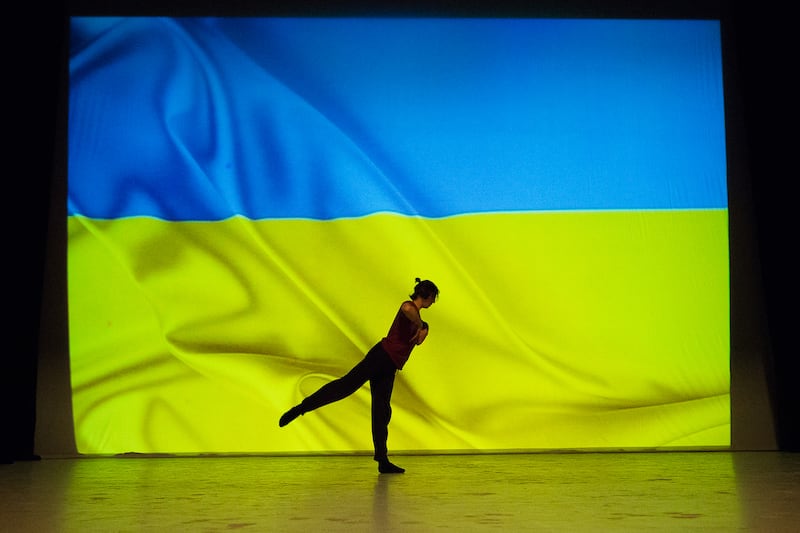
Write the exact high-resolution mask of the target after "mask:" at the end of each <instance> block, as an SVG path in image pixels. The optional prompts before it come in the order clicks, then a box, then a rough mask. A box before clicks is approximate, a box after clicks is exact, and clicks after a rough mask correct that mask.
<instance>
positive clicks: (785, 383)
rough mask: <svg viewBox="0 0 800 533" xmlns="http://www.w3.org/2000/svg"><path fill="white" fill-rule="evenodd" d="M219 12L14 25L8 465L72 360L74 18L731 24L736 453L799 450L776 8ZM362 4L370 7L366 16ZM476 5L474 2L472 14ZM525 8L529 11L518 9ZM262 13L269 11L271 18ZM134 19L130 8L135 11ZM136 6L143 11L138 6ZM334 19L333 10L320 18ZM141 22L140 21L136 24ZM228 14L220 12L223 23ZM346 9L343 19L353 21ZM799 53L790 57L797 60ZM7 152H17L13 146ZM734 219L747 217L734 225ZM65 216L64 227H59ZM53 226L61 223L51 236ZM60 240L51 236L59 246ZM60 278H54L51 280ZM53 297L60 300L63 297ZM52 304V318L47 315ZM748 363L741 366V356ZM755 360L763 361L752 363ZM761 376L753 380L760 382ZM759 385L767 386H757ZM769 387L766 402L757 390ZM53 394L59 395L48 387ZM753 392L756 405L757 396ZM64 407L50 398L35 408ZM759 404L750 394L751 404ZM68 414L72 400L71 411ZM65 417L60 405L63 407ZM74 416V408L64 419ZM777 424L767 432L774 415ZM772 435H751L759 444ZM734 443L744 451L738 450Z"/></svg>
mask: <svg viewBox="0 0 800 533" xmlns="http://www.w3.org/2000/svg"><path fill="white" fill-rule="evenodd" d="M215 4H216V3H212V2H177V1H174V0H173V1H170V0H167V1H164V2H120V1H117V2H102V1H89V0H85V1H79V2H72V3H70V4H62V5H59V4H58V3H57V2H55V3H47V4H43V3H29V4H27V5H26V6H25V7H21V8H18V9H17V10H15V11H14V12H13V13H12V16H10V17H7V19H6V20H7V24H8V26H7V28H8V31H7V32H5V39H6V42H5V50H6V57H7V58H9V59H10V60H11V63H10V65H9V66H8V67H7V68H6V75H5V77H4V79H5V91H6V94H8V98H7V99H6V107H7V109H8V110H10V111H11V113H10V115H11V120H10V121H8V122H6V130H7V132H6V138H7V139H9V140H10V144H9V145H7V148H6V150H4V154H5V156H6V161H7V163H6V165H7V170H6V172H5V180H4V182H5V190H6V191H7V194H6V196H5V204H6V210H9V208H10V216H7V225H8V227H7V235H8V236H9V237H10V238H9V240H8V242H7V243H6V253H5V263H6V272H8V273H9V274H8V275H7V277H6V283H7V287H8V288H9V289H10V290H9V291H8V294H9V297H8V299H7V305H6V306H5V307H6V315H7V316H8V317H9V318H8V319H7V321H6V324H7V325H6V331H7V335H9V337H10V342H9V343H8V344H7V348H6V350H5V353H4V355H3V357H2V360H3V368H2V371H1V372H0V373H1V374H2V376H3V383H2V386H1V387H2V390H3V396H4V397H3V409H2V413H3V420H2V422H0V423H1V424H2V426H3V428H2V433H3V435H5V437H4V438H3V439H2V443H3V444H2V455H1V458H2V460H3V461H4V462H11V461H15V460H30V459H35V458H36V456H35V453H36V450H37V449H36V446H35V442H34V440H35V434H36V431H37V424H39V426H40V427H39V428H38V431H40V432H41V431H45V432H47V431H71V429H70V428H61V427H44V428H43V427H41V426H42V424H51V425H52V424H53V422H52V421H51V420H49V419H48V420H42V417H41V416H39V417H38V419H37V375H38V374H39V373H40V371H43V370H45V371H50V372H55V373H57V374H58V373H62V375H63V378H64V380H65V383H66V384H68V375H66V374H64V373H65V372H68V367H67V366H66V365H64V368H60V367H58V366H57V365H56V366H55V367H54V366H52V365H54V364H55V363H54V361H53V359H52V358H49V357H40V353H42V352H43V351H45V350H46V349H47V350H50V349H52V347H54V346H60V347H61V349H63V350H66V340H67V339H66V337H67V333H66V332H67V327H66V309H65V307H66V298H65V297H64V296H63V294H61V295H59V293H58V290H61V291H63V290H64V280H63V279H62V278H63V276H64V274H63V272H62V271H61V269H60V268H59V267H60V266H62V267H63V264H64V260H63V257H64V254H65V253H66V236H65V234H64V229H63V217H64V216H65V214H64V209H63V206H62V205H61V204H62V203H63V201H64V200H63V198H64V190H63V189H64V188H65V187H66V184H65V179H64V174H65V168H66V167H65V158H66V151H65V146H66V142H65V138H64V136H65V133H64V129H65V128H64V125H65V120H66V109H65V96H64V82H65V72H66V59H65V58H66V46H65V45H66V35H67V18H68V16H69V15H70V14H87V15H90V14H169V15H178V14H180V15H225V14H274V13H276V12H277V13H288V14H330V13H342V12H344V13H347V14H367V13H368V14H393V13H395V14H396V13H400V14H448V15H462V14H463V15H470V14H480V15H491V16H556V17H576V16H577V17H624V18H648V17H655V18H718V19H721V20H722V31H723V52H724V55H725V57H724V61H725V63H724V65H725V69H726V70H725V85H726V122H727V128H728V133H727V134H728V158H729V165H728V166H729V173H730V174H731V176H736V181H735V182H734V181H733V180H730V179H729V194H730V197H731V199H730V204H729V205H730V209H731V212H732V213H734V214H732V219H733V221H732V226H731V243H732V244H731V256H732V261H731V277H732V287H731V299H732V317H731V335H732V338H731V347H732V350H731V359H732V369H731V380H732V394H733V400H732V409H733V411H734V412H733V415H732V420H733V428H734V429H733V433H734V435H733V442H734V449H737V448H745V449H746V448H750V447H753V448H758V447H760V446H763V443H764V442H766V443H770V442H774V443H775V446H776V447H777V449H780V450H783V451H797V450H798V448H799V447H800V436H799V435H798V432H799V430H798V427H797V423H796V417H797V412H798V411H797V408H796V407H795V406H796V404H797V403H798V401H797V400H798V396H799V394H798V392H797V388H796V387H795V384H794V383H793V382H794V380H795V376H796V370H797V363H796V353H797V349H796V347H795V346H794V345H793V342H792V341H793V339H792V338H791V333H790V320H791V319H790V317H791V316H793V312H790V309H791V307H790V306H791V304H792V303H793V301H794V293H795V290H794V289H795V285H796V281H795V279H794V275H795V272H796V268H795V262H794V259H793V257H794V253H793V250H792V246H793V243H794V242H795V241H796V237H795V229H796V223H795V221H794V217H793V216H791V215H793V214H794V213H793V212H792V211H793V209H792V207H791V206H790V205H789V204H790V201H792V200H793V198H792V194H793V189H794V188H793V186H792V182H793V181H795V180H796V176H797V170H796V168H795V166H794V164H793V163H794V159H795V157H792V156H794V155H795V154H793V153H791V152H790V150H791V149H792V148H794V147H790V142H789V141H790V139H794V138H795V137H796V134H795V132H794V127H795V121H796V117H795V110H796V105H795V99H796V98H797V96H796V95H797V92H796V84H795V82H794V81H793V80H792V78H793V77H794V72H793V70H794V69H795V65H796V58H795V57H794V55H793V53H794V51H795V50H794V47H793V46H790V43H793V42H794V41H795V39H794V33H793V32H794V31H795V30H794V28H793V27H792V26H793V24H792V22H790V17H789V16H788V14H787V13H785V12H783V10H782V9H780V7H781V6H779V5H778V4H777V3H776V2H763V1H762V2H732V1H728V2H725V1H718V2H710V1H699V2H682V1H673V2H632V1H631V2H576V1H567V2H540V3H537V2H530V3H523V2H518V3H516V2H509V1H500V2H493V3H492V8H491V10H489V9H488V8H485V7H482V8H478V7H470V4H469V3H465V2H447V1H445V2H428V3H423V2H417V3H413V2H398V3H394V4H392V3H389V2H386V1H385V0H381V1H379V2H377V3H373V4H371V5H370V7H369V8H364V7H362V5H361V4H359V3H357V2H351V3H350V4H345V5H343V6H340V5H338V4H336V3H335V2H334V3H324V2H319V3H318V4H319V5H315V3H313V2H305V3H302V2H298V3H294V5H293V7H292V8H290V11H286V9H287V8H281V7H280V6H279V5H275V3H274V2H273V3H271V4H263V3H262V6H261V7H256V6H258V4H259V3H258V2H255V1H251V2H247V1H245V0H240V1H238V2H226V3H224V8H223V7H218V6H216V5H215ZM362 4H363V3H362ZM476 4H477V3H476ZM523 4H525V7H522V5H523ZM263 5H270V6H271V7H270V8H269V9H266V8H264V7H263ZM128 6H129V7H128ZM134 6H135V7H134ZM323 6H324V7H323ZM134 9H135V11H134ZM223 10H224V11H223ZM343 10H344V11H343ZM790 54H791V55H790ZM7 142H8V141H7ZM737 211H738V213H736V212H737ZM59 217H61V219H59ZM54 221H55V222H57V223H55V224H54ZM53 232H55V233H53ZM53 273H55V274H53ZM54 289H55V294H54ZM43 302H44V304H45V305H44V306H43V305H42V303H43ZM741 354H745V355H744V356H742V355H741ZM752 354H756V356H755V357H754V356H752ZM754 376H755V377H754ZM759 376H760V377H759ZM759 380H760V382H761V383H765V384H766V390H767V395H766V397H767V402H766V404H765V405H763V406H760V407H759V405H754V403H759V402H761V400H760V399H758V398H757V396H759V393H758V391H757V390H756V389H751V388H750V385H751V384H752V383H751V382H752V381H756V382H759ZM45 385H46V386H48V387H51V386H52V385H51V384H50V383H49V382H48V383H47V384H45ZM754 390H756V392H752V393H751V391H754ZM48 394H55V395H57V394H59V391H58V390H52V391H51V390H40V391H39V398H40V400H39V401H40V402H41V398H42V397H43V396H44V397H47V395H48ZM751 394H752V395H751ZM65 401H68V400H66V399H65ZM62 407H64V406H62ZM64 409H65V410H66V411H68V407H64ZM765 413H766V417H767V418H768V420H764V419H763V417H764V414H765ZM751 430H752V431H755V432H757V433H758V432H762V433H763V432H764V431H767V432H770V433H772V432H774V435H763V434H761V435H755V436H753V435H749V434H748V432H749V431H751ZM737 443H738V444H737Z"/></svg>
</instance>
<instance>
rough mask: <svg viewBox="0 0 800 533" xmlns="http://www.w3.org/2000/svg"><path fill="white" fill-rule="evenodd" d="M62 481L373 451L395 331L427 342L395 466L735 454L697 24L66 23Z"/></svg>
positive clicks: (712, 157)
mask: <svg viewBox="0 0 800 533" xmlns="http://www.w3.org/2000/svg"><path fill="white" fill-rule="evenodd" d="M71 37H72V39H71V58H70V110H69V167H68V171H69V186H68V189H69V191H68V216H69V220H68V233H69V234H68V255H69V257H68V268H69V271H68V289H69V331H70V358H71V372H72V389H73V411H74V422H75V435H76V439H77V447H78V450H79V451H80V452H81V453H85V454H107V453H120V452H164V453H199V452H203V453H214V452H220V453H224V452H245V453H250V452H252V453H259V452H270V453H271V452H276V453H282V452H337V451H361V450H364V451H369V450H371V446H372V444H371V440H370V430H369V427H370V422H369V393H368V390H367V388H366V387H364V389H363V390H361V391H359V392H358V393H356V394H355V395H354V396H352V397H350V398H348V399H346V400H345V401H342V402H339V403H337V404H334V405H331V406H328V407H325V408H323V409H321V410H319V411H316V412H314V413H312V414H309V415H307V416H305V417H304V418H303V420H302V423H298V424H296V425H294V424H293V425H292V426H290V427H288V428H282V429H281V428H278V425H277V420H278V417H279V416H280V414H281V413H282V412H283V411H285V410H286V409H287V408H288V407H290V406H291V405H294V404H296V403H297V402H298V401H299V400H300V399H301V398H302V397H304V396H305V395H307V394H309V393H310V392H312V391H313V390H315V389H316V388H317V387H318V386H319V385H321V384H322V383H324V382H326V381H328V380H330V379H332V378H334V377H339V376H340V375H342V374H343V373H345V372H346V371H347V370H349V369H350V368H351V367H352V366H353V364H354V363H356V362H357V361H358V360H360V359H361V357H362V356H363V354H364V353H365V352H366V351H367V350H368V349H369V347H371V346H372V345H373V344H374V343H375V342H376V341H377V340H379V339H380V338H381V337H382V336H383V335H384V334H385V333H386V331H387V330H388V327H389V324H390V322H391V319H392V317H393V315H394V313H395V312H396V310H397V308H398V306H399V304H400V303H401V302H402V300H403V299H405V297H406V296H407V294H409V291H410V290H411V288H412V285H413V280H414V278H415V277H417V276H419V277H423V278H429V279H432V280H434V281H435V282H436V283H437V285H438V286H439V287H440V289H441V294H440V299H439V302H438V303H437V304H436V305H435V306H434V307H432V308H431V309H429V310H427V314H425V319H426V320H427V321H428V322H429V323H430V324H431V334H430V336H429V337H428V339H427V341H426V342H425V344H424V345H422V346H420V347H419V348H417V349H416V350H415V351H414V353H413V354H412V357H411V360H410V361H409V363H408V364H407V365H406V367H405V369H404V370H403V371H402V372H401V373H399V374H398V378H397V380H396V385H395V391H394V396H393V408H394V414H393V419H392V423H391V426H390V434H389V446H390V449H391V450H393V451H401V450H415V451H421V450H424V451H439V450H441V451H447V450H469V451H487V450H533V449H565V448H569V449H609V448H612V449H634V448H637V449H638V448H670V447H675V448H707V447H726V446H728V445H729V443H730V413H729V409H730V394H729V303H728V300H729V289H728V282H729V275H728V233H727V226H728V221H727V219H728V211H727V192H726V168H725V145H724V138H725V137H724V122H723V90H722V72H721V51H720V36H719V25H718V23H717V22H714V21H636V20H625V21H615V20H510V19H509V20H505V19H493V20H484V19H457V20H456V19H452V20H451V19H402V18H398V19H335V18H330V19H310V18H309V19H238V18H220V19H213V18H212V19H161V18H119V19H118V18H113V19H112V18H80V17H79V18H73V19H72V21H71Z"/></svg>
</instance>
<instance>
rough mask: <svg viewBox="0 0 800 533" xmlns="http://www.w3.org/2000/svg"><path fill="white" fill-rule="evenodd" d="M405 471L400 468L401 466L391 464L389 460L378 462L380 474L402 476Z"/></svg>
mask: <svg viewBox="0 0 800 533" xmlns="http://www.w3.org/2000/svg"><path fill="white" fill-rule="evenodd" d="M405 471H406V469H405V468H400V467H399V466H397V465H395V464H392V463H390V462H389V460H388V459H384V460H382V461H379V462H378V472H380V473H381V474H402V473H403V472H405Z"/></svg>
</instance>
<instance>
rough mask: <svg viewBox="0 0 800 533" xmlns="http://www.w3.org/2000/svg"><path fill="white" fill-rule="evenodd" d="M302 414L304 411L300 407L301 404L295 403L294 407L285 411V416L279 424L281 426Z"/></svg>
mask: <svg viewBox="0 0 800 533" xmlns="http://www.w3.org/2000/svg"><path fill="white" fill-rule="evenodd" d="M302 414H303V411H302V410H301V409H300V406H299V405H295V406H294V407H292V408H291V409H289V410H288V411H286V412H285V413H283V416H282V417H281V419H280V421H278V425H279V426H280V427H283V426H285V425H286V424H288V423H289V422H291V421H292V420H294V419H295V418H297V417H298V416H300V415H302Z"/></svg>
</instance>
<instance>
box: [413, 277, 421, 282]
mask: <svg viewBox="0 0 800 533" xmlns="http://www.w3.org/2000/svg"><path fill="white" fill-rule="evenodd" d="M414 280H415V281H416V282H417V283H419V282H420V281H422V280H421V279H419V278H414Z"/></svg>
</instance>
